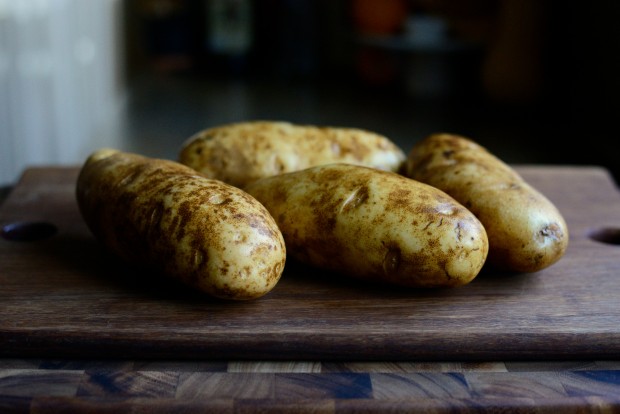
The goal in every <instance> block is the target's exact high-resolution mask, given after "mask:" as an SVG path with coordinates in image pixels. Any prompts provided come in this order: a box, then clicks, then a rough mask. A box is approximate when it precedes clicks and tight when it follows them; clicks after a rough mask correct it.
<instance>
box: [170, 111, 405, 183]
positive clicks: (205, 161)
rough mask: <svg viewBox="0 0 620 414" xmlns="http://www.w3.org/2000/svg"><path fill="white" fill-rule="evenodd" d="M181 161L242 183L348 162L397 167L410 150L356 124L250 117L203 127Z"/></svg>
mask: <svg viewBox="0 0 620 414" xmlns="http://www.w3.org/2000/svg"><path fill="white" fill-rule="evenodd" d="M178 160H179V162H180V163H182V164H185V165H187V166H189V167H191V168H193V169H195V170H197V171H199V172H201V173H202V174H204V175H206V176H207V177H210V178H215V179H218V180H222V181H224V182H227V183H229V184H232V185H234V186H237V187H243V186H245V185H247V184H249V183H250V182H252V181H254V180H257V179H259V178H263V177H270V176H273V175H277V174H282V173H287V172H292V171H298V170H302V169H305V168H308V167H312V166H316V165H321V164H329V163H334V162H346V163H350V164H357V165H364V166H368V167H373V168H378V169H382V170H388V171H398V170H399V169H400V167H401V166H402V163H403V162H404V160H405V153H404V152H403V151H402V149H400V148H399V147H398V146H397V145H395V144H394V143H393V142H392V141H390V140H389V139H388V138H387V137H385V136H383V135H379V134H376V133H374V132H370V131H366V130H362V129H357V128H338V127H319V126H314V125H297V124H292V123H289V122H276V121H248V122H239V123H232V124H226V125H221V126H217V127H213V128H208V129H205V130H202V131H200V132H198V133H196V134H194V135H193V136H191V137H190V138H189V139H188V140H186V142H185V143H184V144H183V145H182V148H181V150H180V152H179V156H178Z"/></svg>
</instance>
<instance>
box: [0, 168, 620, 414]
mask: <svg viewBox="0 0 620 414" xmlns="http://www.w3.org/2000/svg"><path fill="white" fill-rule="evenodd" d="M517 168H518V170H519V171H520V172H521V173H522V174H523V176H524V177H525V178H526V179H527V180H528V181H530V182H531V183H532V184H534V185H535V186H536V187H537V188H539V189H540V190H541V191H543V193H545V194H546V195H548V196H549V198H550V199H552V201H554V203H556V205H557V206H558V207H559V208H560V210H561V212H562V213H563V214H564V216H565V218H566V219H567V222H568V224H569V229H570V231H571V243H570V246H569V250H568V251H567V254H566V256H565V257H564V258H563V259H562V260H561V261H560V262H558V263H557V264H556V265H554V266H552V267H551V268H549V269H545V270H544V271H541V272H538V273H536V274H531V275H505V274H494V273H492V272H489V271H483V272H482V273H481V275H480V276H478V278H476V280H474V281H473V282H472V283H471V284H470V285H468V286H465V287H463V288H458V289H452V290H445V289H443V290H441V289H440V290H422V291H420V290H403V289H395V288H392V287H386V286H376V285H372V284H351V283H350V281H349V280H346V279H344V278H341V277H339V275H334V274H327V273H324V272H320V271H318V270H317V269H308V268H305V267H303V266H300V265H299V264H295V263H291V264H289V263H287V269H286V270H285V274H284V275H283V278H282V280H281V282H280V283H279V284H278V286H277V287H276V288H275V289H274V291H272V292H271V293H270V294H269V295H267V296H266V297H264V298H261V299H259V300H258V301H254V302H251V303H242V304H239V303H232V304H231V303H229V302H226V301H220V300H213V299H210V298H205V297H204V296H203V295H201V294H199V293H197V292H193V291H190V290H189V289H187V288H185V287H183V286H179V285H177V284H175V283H174V282H172V281H169V280H166V279H165V278H163V277H160V276H157V275H153V274H144V272H141V271H139V270H137V269H134V268H131V267H130V266H127V265H126V264H124V263H121V262H119V261H118V260H116V259H115V258H113V257H110V256H109V255H107V254H106V253H105V252H103V251H102V250H101V248H100V246H98V244H97V243H96V242H95V240H94V239H93V238H92V236H91V235H90V233H89V232H88V231H87V229H86V227H85V226H84V223H83V222H82V221H81V218H80V216H79V213H78V211H77V208H76V205H75V201H74V197H73V190H74V183H75V177H76V174H77V168H75V167H49V168H44V167H41V168H31V169H28V170H26V171H25V172H24V175H23V176H22V178H21V179H20V181H19V182H18V183H17V184H16V186H15V188H14V189H13V191H12V192H11V193H10V195H9V196H8V198H7V199H6V201H5V202H4V203H3V204H2V205H1V206H0V226H2V228H3V235H4V238H1V239H0V283H1V286H2V288H1V289H0V318H1V319H0V412H29V411H30V412H46V411H48V412H57V411H61V410H67V411H70V412H75V411H99V412H101V411H104V412H126V411H130V410H134V411H140V410H143V411H144V412H160V411H161V412H168V411H171V410H179V411H182V412H211V411H223V412H257V411H264V412H272V411H279V412H283V411H284V412H288V411H291V412H299V411H309V412H358V411H361V412H364V411H365V412H369V411H391V412H400V411H403V412H404V411H406V412H410V411H412V410H414V409H416V410H417V411H427V412H455V411H457V412H470V411H471V412H474V411H485V412H513V411H517V412H551V411H553V412H606V410H607V411H609V412H616V411H618V410H620V324H619V323H618V321H620V304H619V302H618V298H620V279H619V278H620V274H619V270H620V245H618V243H620V236H619V234H620V231H618V229H620V197H619V194H618V189H617V188H616V187H615V186H614V184H613V182H612V180H611V178H610V177H609V175H608V174H607V172H606V171H604V170H602V169H600V168H597V167H539V166H518V167H517ZM24 223H31V224H32V223H47V224H46V225H44V226H39V227H36V226H34V227H30V228H29V227H28V226H23V224H24ZM20 225H22V227H21V230H20V229H19V226H20ZM50 225H51V226H50ZM14 226H17V227H14ZM29 229H30V230H32V231H28V230H29ZM48 230H53V231H49V232H48ZM37 236H40V237H41V239H40V240H34V239H37ZM19 237H21V238H23V239H27V240H30V241H25V240H22V241H16V240H10V239H11V238H19ZM145 283H146V285H145Z"/></svg>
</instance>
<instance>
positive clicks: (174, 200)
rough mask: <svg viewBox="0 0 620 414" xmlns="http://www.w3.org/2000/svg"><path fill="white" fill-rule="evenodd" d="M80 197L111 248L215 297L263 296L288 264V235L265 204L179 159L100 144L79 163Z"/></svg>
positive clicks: (93, 225)
mask: <svg viewBox="0 0 620 414" xmlns="http://www.w3.org/2000/svg"><path fill="white" fill-rule="evenodd" d="M76 198H77V201H78V206H79V208H80V212H81V214H82V216H83V218H84V221H85V222H86V224H87V225H88V227H89V228H90V230H91V231H92V233H93V234H94V235H95V236H96V238H97V239H99V240H100V241H101V242H102V244H103V245H105V246H106V247H107V248H108V249H110V251H112V252H113V253H115V254H116V255H118V256H119V257H121V258H123V259H125V260H126V261H128V262H132V263H134V264H138V265H141V266H146V267H149V268H151V269H154V270H156V271H162V272H163V273H165V274H167V275H169V276H171V277H175V278H177V279H179V280H181V281H182V282H184V283H186V284H188V285H190V286H193V287H195V288H197V289H200V290H201V291H204V292H206V293H207V294H210V295H212V296H215V297H219V298H224V299H233V300H246V299H254V298H258V297H260V296H263V295H265V294H266V293H268V292H269V291H270V290H271V289H272V288H273V287H274V286H275V285H276V283H277V282H278V280H279V279H280V276H281V274H282V271H283V270H284V264H285V259H286V249H285V245H284V239H283V238H282V233H281V232H280V230H279V229H278V227H277V225H276V223H275V221H274V220H273V217H271V215H270V214H269V212H268V211H267V210H266V209H265V207H263V205H261V204H260V203H259V202H258V201H257V200H255V199H254V198H253V197H251V196H250V195H249V194H247V193H245V192H243V191H242V190H240V189H239V188H236V187H233V186H230V185H228V184H225V183H223V182H221V181H217V180H212V179H208V178H205V177H202V176H200V175H199V174H198V173H196V171H194V170H192V169H191V168H189V167H186V166H184V165H181V164H179V163H176V162H173V161H168V160H162V159H153V158H148V157H143V156H140V155H138V154H132V153H125V152H121V151H117V150H113V149H101V150H98V151H95V152H94V153H92V154H91V156H90V157H89V158H88V159H87V160H86V162H85V163H84V165H83V166H82V169H81V170H80V174H79V177H78V181H77V185H76Z"/></svg>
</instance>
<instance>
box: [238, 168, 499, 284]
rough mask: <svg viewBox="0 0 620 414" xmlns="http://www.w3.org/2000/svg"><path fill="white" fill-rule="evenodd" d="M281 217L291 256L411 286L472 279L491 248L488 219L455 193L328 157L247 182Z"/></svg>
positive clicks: (273, 214)
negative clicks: (485, 223) (481, 218)
mask: <svg viewBox="0 0 620 414" xmlns="http://www.w3.org/2000/svg"><path fill="white" fill-rule="evenodd" d="M245 190H246V191H248V192H249V193H250V194H252V195H253V196H254V197H256V199H258V200H259V201H260V202H261V203H263V205H265V206H266V207H267V209H268V210H269V211H270V213H271V215H272V216H273V217H274V218H275V219H276V222H277V223H278V226H279V227H280V230H281V231H282V234H283V235H284V240H285V242H286V247H287V252H288V253H289V254H290V255H291V257H294V258H296V259H297V260H299V261H301V262H304V263H307V264H310V265H312V266H314V267H317V268H323V269H329V270H334V271H336V272H340V273H341V274H343V275H344V274H346V275H349V276H352V277H358V278H362V279H366V280H374V281H382V282H386V283H390V284H396V285H402V286H410V287H451V286H459V285H464V284H466V283H468V282H470V281H471V280H472V279H474V277H475V276H476V275H477V274H478V272H479V271H480V269H481V267H482V265H483V264H484V261H485V259H486V256H487V252H488V240H487V236H486V233H485V230H484V227H483V226H482V224H481V223H480V222H479V221H478V219H477V218H476V217H475V216H474V215H473V214H472V213H471V212H470V211H468V210H467V209H466V208H464V207H463V206H461V205H460V204H459V203H457V202H456V201H455V200H454V199H453V198H452V197H450V196H448V195H447V194H445V193H443V192H442V191H440V190H438V189H436V188H433V187H431V186H429V185H426V184H423V183H420V182H417V181H415V180H411V179H408V178H405V177H403V176H401V175H399V174H397V173H392V172H387V171H381V170H377V169H374V168H370V167H363V166H356V165H351V164H344V163H335V164H326V165H322V166H315V167H310V168H308V169H305V170H301V171H297V172H292V173H288V174H281V175H277V176H273V177H267V178H263V179H261V180H258V181H255V182H253V183H252V184H250V185H248V186H247V187H246V188H245Z"/></svg>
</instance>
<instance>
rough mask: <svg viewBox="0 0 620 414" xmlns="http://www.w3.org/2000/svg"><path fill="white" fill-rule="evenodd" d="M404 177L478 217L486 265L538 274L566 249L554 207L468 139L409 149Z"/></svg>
mask: <svg viewBox="0 0 620 414" xmlns="http://www.w3.org/2000/svg"><path fill="white" fill-rule="evenodd" d="M404 174H405V175H406V176H408V177H410V178H413V179H416V180H419V181H422V182H425V183H427V184H430V185H432V186H434V187H437V188H439V189H441V190H443V191H445V192H446V193H448V194H450V195H451V196H452V197H454V198H455V199H456V200H458V201H459V202H460V203H461V204H463V205H464V206H465V207H467V208H468V209H470V210H471V211H472V212H473V213H474V214H475V215H476V216H477V217H478V218H479V219H480V221H481V222H482V224H483V225H484V227H485V229H486V231H487V235H488V237H489V249H490V250H489V257H488V260H487V262H488V263H489V265H490V266H492V267H494V268H496V269H499V270H504V271H510V272H523V273H529V272H536V271H539V270H542V269H544V268H546V267H548V266H551V265H552V264H554V263H555V262H557V261H558V260H559V259H560V258H561V257H562V256H563V255H564V253H565V251H566V248H567V246H568V240H569V234H568V227H567V225H566V222H565V221H564V218H563V217H562V215H561V214H560V212H559V211H558V209H557V208H556V206H555V205H553V203H551V201H550V200H549V199H547V198H546V197H545V196H544V195H543V194H541V193H540V192H539V191H538V190H536V189H535V188H533V187H532V186H531V185H529V184H528V183H527V182H525V181H524V180H523V178H522V177H521V176H520V175H519V174H518V173H517V172H516V171H515V170H514V169H512V168H511V167H510V166H509V165H507V164H505V163H504V162H503V161H501V160H500V159H499V158H497V157H496V156H495V155H493V154H491V153H490V152H489V151H487V150H486V148H484V147H482V146H480V145H479V144H477V143H476V142H474V141H473V140H471V139H469V138H466V137H463V136H460V135H455V134H432V135H430V136H428V137H426V138H425V139H424V140H422V141H419V142H418V143H416V144H415V145H414V146H413V147H412V149H411V151H410V153H409V154H408V158H407V162H406V164H405V171H404Z"/></svg>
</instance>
